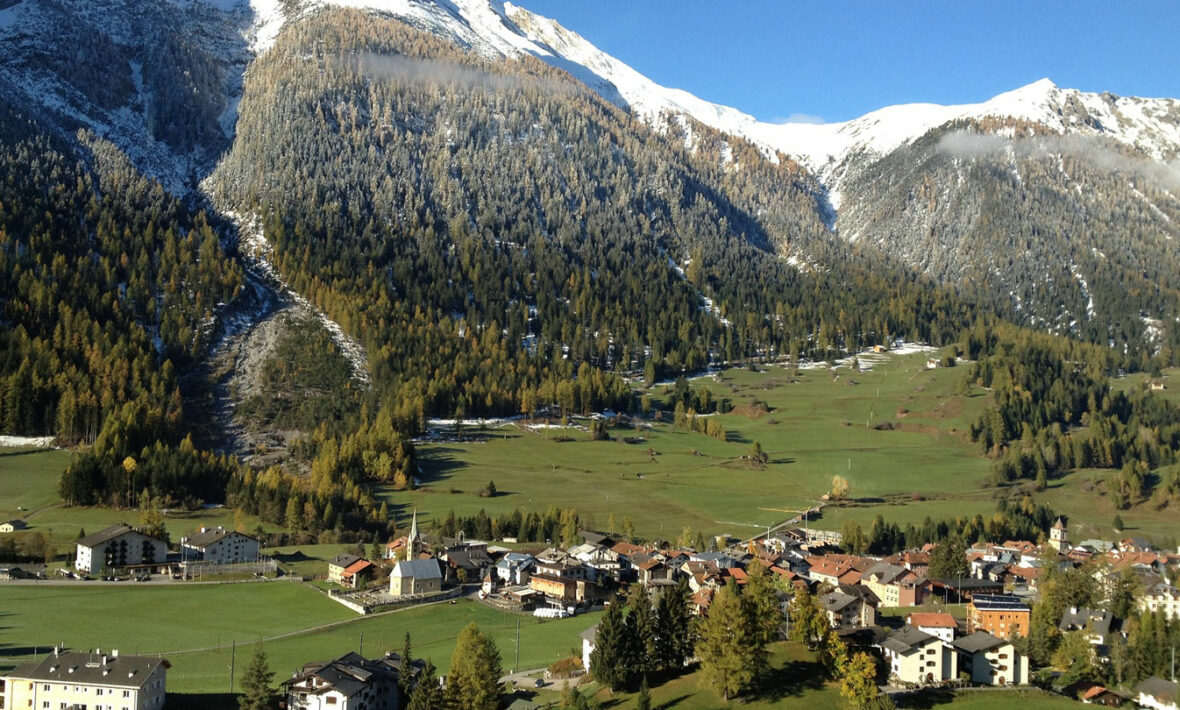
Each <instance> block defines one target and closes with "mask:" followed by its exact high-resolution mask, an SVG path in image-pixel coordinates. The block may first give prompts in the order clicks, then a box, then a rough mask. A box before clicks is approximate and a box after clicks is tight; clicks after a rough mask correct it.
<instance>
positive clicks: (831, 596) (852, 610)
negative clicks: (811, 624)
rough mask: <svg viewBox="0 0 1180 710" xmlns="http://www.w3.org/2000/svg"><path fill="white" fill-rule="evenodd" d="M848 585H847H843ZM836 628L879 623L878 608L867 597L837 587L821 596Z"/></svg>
mask: <svg viewBox="0 0 1180 710" xmlns="http://www.w3.org/2000/svg"><path fill="white" fill-rule="evenodd" d="M841 586H847V585H841ZM819 603H820V605H821V606H822V607H823V608H824V611H825V612H826V613H827V615H828V623H829V624H831V625H832V628H834V629H842V628H850V627H851V628H865V627H867V626H873V625H874V624H876V623H877V608H876V605H875V604H870V603H869V602H868V601H867V600H866V599H865V597H863V596H859V595H856V594H848V593H846V592H844V591H841V590H840V589H836V590H834V591H832V592H829V593H828V594H825V595H823V596H821V597H820V598H819Z"/></svg>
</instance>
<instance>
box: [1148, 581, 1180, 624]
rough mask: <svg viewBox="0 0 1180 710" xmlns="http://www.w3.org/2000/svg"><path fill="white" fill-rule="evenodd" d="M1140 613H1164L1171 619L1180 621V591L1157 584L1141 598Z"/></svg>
mask: <svg viewBox="0 0 1180 710" xmlns="http://www.w3.org/2000/svg"><path fill="white" fill-rule="evenodd" d="M1139 611H1152V612H1155V611H1162V612H1163V613H1164V615H1165V616H1167V617H1168V618H1169V619H1180V589H1176V588H1175V587H1172V586H1170V585H1167V584H1163V583H1160V584H1156V585H1155V586H1153V587H1151V588H1149V589H1147V590H1146V591H1144V592H1143V594H1142V595H1141V596H1140V597H1139Z"/></svg>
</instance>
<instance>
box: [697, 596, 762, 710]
mask: <svg viewBox="0 0 1180 710" xmlns="http://www.w3.org/2000/svg"><path fill="white" fill-rule="evenodd" d="M761 650H762V649H761V648H759V644H758V642H757V632H756V631H755V630H754V625H753V622H752V621H751V620H750V613H749V611H748V610H747V609H746V608H745V605H744V604H743V603H742V598H741V597H740V596H738V593H737V590H736V589H735V586H734V585H732V584H727V585H725V586H724V587H722V588H721V589H720V590H718V591H717V593H716V594H715V595H714V596H713V603H712V604H710V605H709V613H708V614H707V615H706V616H705V619H704V621H703V622H701V628H700V638H699V639H698V640H697V645H696V653H697V656H698V657H699V658H700V659H701V671H700V673H701V686H702V687H705V688H713V689H715V690H716V691H717V692H719V693H720V694H721V697H722V698H724V699H725V701H726V702H728V701H729V699H730V698H733V697H737V696H738V695H740V694H742V693H743V692H745V691H746V690H748V689H749V688H750V686H751V685H752V684H753V682H754V680H755V677H756V668H757V665H758V660H757V655H758V654H759V653H760V652H761Z"/></svg>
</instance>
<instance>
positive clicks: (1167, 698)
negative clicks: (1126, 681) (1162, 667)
mask: <svg viewBox="0 0 1180 710" xmlns="http://www.w3.org/2000/svg"><path fill="white" fill-rule="evenodd" d="M1176 690H1177V684H1176V681H1174V680H1173V681H1167V680H1164V679H1163V678H1158V677H1156V676H1152V677H1150V678H1148V679H1147V680H1145V681H1143V682H1142V683H1140V684H1139V685H1137V686H1135V688H1134V691H1135V696H1136V699H1135V702H1137V703H1139V706H1140V707H1145V708H1153V710H1178V709H1177V705H1176V697H1177V696H1176Z"/></svg>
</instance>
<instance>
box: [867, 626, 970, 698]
mask: <svg viewBox="0 0 1180 710" xmlns="http://www.w3.org/2000/svg"><path fill="white" fill-rule="evenodd" d="M881 651H882V652H883V653H884V655H885V661H886V663H888V664H889V675H890V676H891V677H894V678H897V679H898V680H899V681H901V682H903V683H913V684H917V685H931V684H934V683H941V682H943V681H946V680H954V679H955V678H956V677H957V676H958V674H959V672H958V656H957V654H956V653H955V652H954V651H953V650H952V649H951V648H950V647H949V646H947V645H946V644H944V643H943V642H942V640H941V639H939V638H938V637H937V636H931V635H930V634H928V633H926V632H924V631H919V630H917V629H915V628H914V627H912V626H905V627H902V628H901V629H899V630H897V631H894V632H893V633H892V634H890V635H889V636H888V637H886V639H885V640H884V641H882V642H881Z"/></svg>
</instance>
